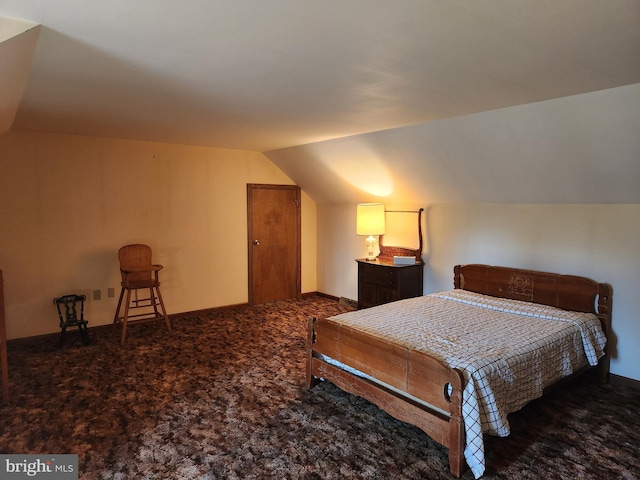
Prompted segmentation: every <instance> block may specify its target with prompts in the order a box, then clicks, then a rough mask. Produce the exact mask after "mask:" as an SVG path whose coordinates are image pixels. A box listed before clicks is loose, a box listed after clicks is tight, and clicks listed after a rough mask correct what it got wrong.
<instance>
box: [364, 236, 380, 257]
mask: <svg viewBox="0 0 640 480" xmlns="http://www.w3.org/2000/svg"><path fill="white" fill-rule="evenodd" d="M366 241H367V262H375V260H376V258H378V256H377V255H376V254H375V249H376V245H377V244H378V241H377V240H376V238H375V237H374V236H373V235H369V236H368V237H367V240H366Z"/></svg>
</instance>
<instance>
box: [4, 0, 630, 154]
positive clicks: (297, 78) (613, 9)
mask: <svg viewBox="0 0 640 480" xmlns="http://www.w3.org/2000/svg"><path fill="white" fill-rule="evenodd" d="M0 16H5V17H11V18H19V19H23V20H28V21H31V22H35V23H39V24H42V31H41V33H40V40H39V42H38V46H37V50H36V54H35V58H34V60H33V64H32V68H31V75H30V77H29V81H28V83H27V86H26V91H25V93H24V97H23V98H22V102H21V104H20V108H19V109H18V112H17V116H16V120H15V123H14V125H13V128H17V129H27V130H41V131H55V132H66V133H74V134H82V135H97V136H107V137H117V138H134V139H146V140H159V141H166V142H173V143H184V144H197V145H210V146H216V147H229V148H239V149H246V150H257V151H269V150H274V149H280V148H284V147H290V146H295V145H302V144H307V143H311V142H316V141H320V140H326V139H332V138H337V137H343V136H348V135H354V134H358V133H365V132H372V131H378V130H384V129H388V128H395V127H400V126H406V125H415V124H419V123H423V122H427V121H432V120H436V119H442V118H449V117H455V116H461V115H467V114H470V113H476V112H481V111H488V110H494V109H497V108H503V107H508V106H513V105H521V104H526V103H532V102H538V101H542V100H548V99H552V98H559V97H564V96H569V95H575V94H579V93H585V92H590V91H596V90H602V89H607V88H613V87H618V86H622V85H628V84H632V83H638V82H640V61H639V59H640V2H639V1H638V0H613V1H601V2H600V1H593V2H585V1H584V0H562V1H557V0H536V1H531V2H514V1H512V0H482V1H477V2H469V1H456V0H453V1H449V0H447V1H443V0H400V1H398V2H390V1H388V0H348V1H344V0H326V1H322V2H301V1H299V0H273V1H264V0H242V1H237V0H214V1H212V0H185V1H181V2H176V1H173V0H137V1H130V0H110V1H108V2H79V1H77V0H29V1H25V0H2V2H1V3H0ZM3 74H4V73H3Z"/></svg>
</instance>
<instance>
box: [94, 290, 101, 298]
mask: <svg viewBox="0 0 640 480" xmlns="http://www.w3.org/2000/svg"><path fill="white" fill-rule="evenodd" d="M93 299H94V300H100V299H102V291H100V290H94V291H93Z"/></svg>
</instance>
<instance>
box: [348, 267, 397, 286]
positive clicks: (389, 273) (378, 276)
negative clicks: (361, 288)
mask: <svg viewBox="0 0 640 480" xmlns="http://www.w3.org/2000/svg"><path fill="white" fill-rule="evenodd" d="M358 280H359V281H360V282H364V283H371V284H374V285H379V286H381V287H390V288H395V287H396V286H397V285H398V270H397V269H395V268H387V267H381V266H380V265H367V264H361V265H360V271H359V275H358Z"/></svg>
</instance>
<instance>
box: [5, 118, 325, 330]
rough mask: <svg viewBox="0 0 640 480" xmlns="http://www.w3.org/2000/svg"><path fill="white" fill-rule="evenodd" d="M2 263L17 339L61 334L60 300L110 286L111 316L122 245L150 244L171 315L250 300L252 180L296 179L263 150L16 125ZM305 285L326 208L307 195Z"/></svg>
mask: <svg viewBox="0 0 640 480" xmlns="http://www.w3.org/2000/svg"><path fill="white" fill-rule="evenodd" d="M0 171H1V172H2V174H1V176H0V228H1V232H2V233H1V234H0V269H2V270H3V272H4V279H5V285H4V286H5V304H6V308H5V309H6V315H7V336H8V337H9V338H19V337H25V336H31V335H38V334H43V333H50V332H55V331H58V326H57V316H56V313H55V308H54V306H53V304H52V299H53V298H54V297H56V296H60V295H62V294H66V293H84V294H87V296H88V297H89V298H90V299H91V298H92V295H91V293H92V291H93V290H101V291H102V300H99V301H94V300H92V299H91V300H90V301H89V303H88V305H87V312H86V313H87V317H88V319H89V320H90V325H101V324H107V323H110V322H111V321H112V319H113V314H114V310H115V306H116V301H117V298H107V289H108V288H115V289H116V295H117V294H118V293H119V282H120V278H119V270H118V262H117V256H116V255H117V250H118V248H119V247H120V246H121V245H124V244H126V243H132V242H142V243H148V244H149V245H151V247H152V248H153V251H154V261H156V262H157V263H161V264H163V265H164V266H165V270H164V271H163V272H162V278H161V280H162V292H163V296H164V298H165V303H166V305H167V309H168V310H169V312H170V313H179V312H185V311H191V310H198V309H203V308H209V307H216V306H222V305H230V304H237V303H244V302H246V301H247V299H248V293H247V281H248V280H247V278H248V275H247V268H248V267H247V247H246V234H247V233H246V232H247V228H246V226H247V214H246V184H247V183H272V184H292V183H293V182H292V181H291V180H290V179H289V178H288V177H287V176H286V175H285V174H284V173H282V171H280V170H279V169H278V168H277V167H276V166H274V164H273V163H272V162H271V161H270V160H269V159H267V158H266V157H265V156H264V155H263V154H261V153H256V152H246V151H238V150H227V149H215V148H203V147H189V146H179V145H171V144H163V143H151V142H136V141H126V140H112V139H104V138H92V137H80V136H73V135H57V134H38V133H28V132H16V131H12V132H9V133H6V134H4V135H2V136H0ZM302 230H303V231H302V256H303V258H302V292H303V293H305V292H310V291H316V290H317V286H316V205H315V203H314V202H313V201H312V200H311V199H310V197H309V196H308V195H306V194H305V193H304V192H303V193H302Z"/></svg>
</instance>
